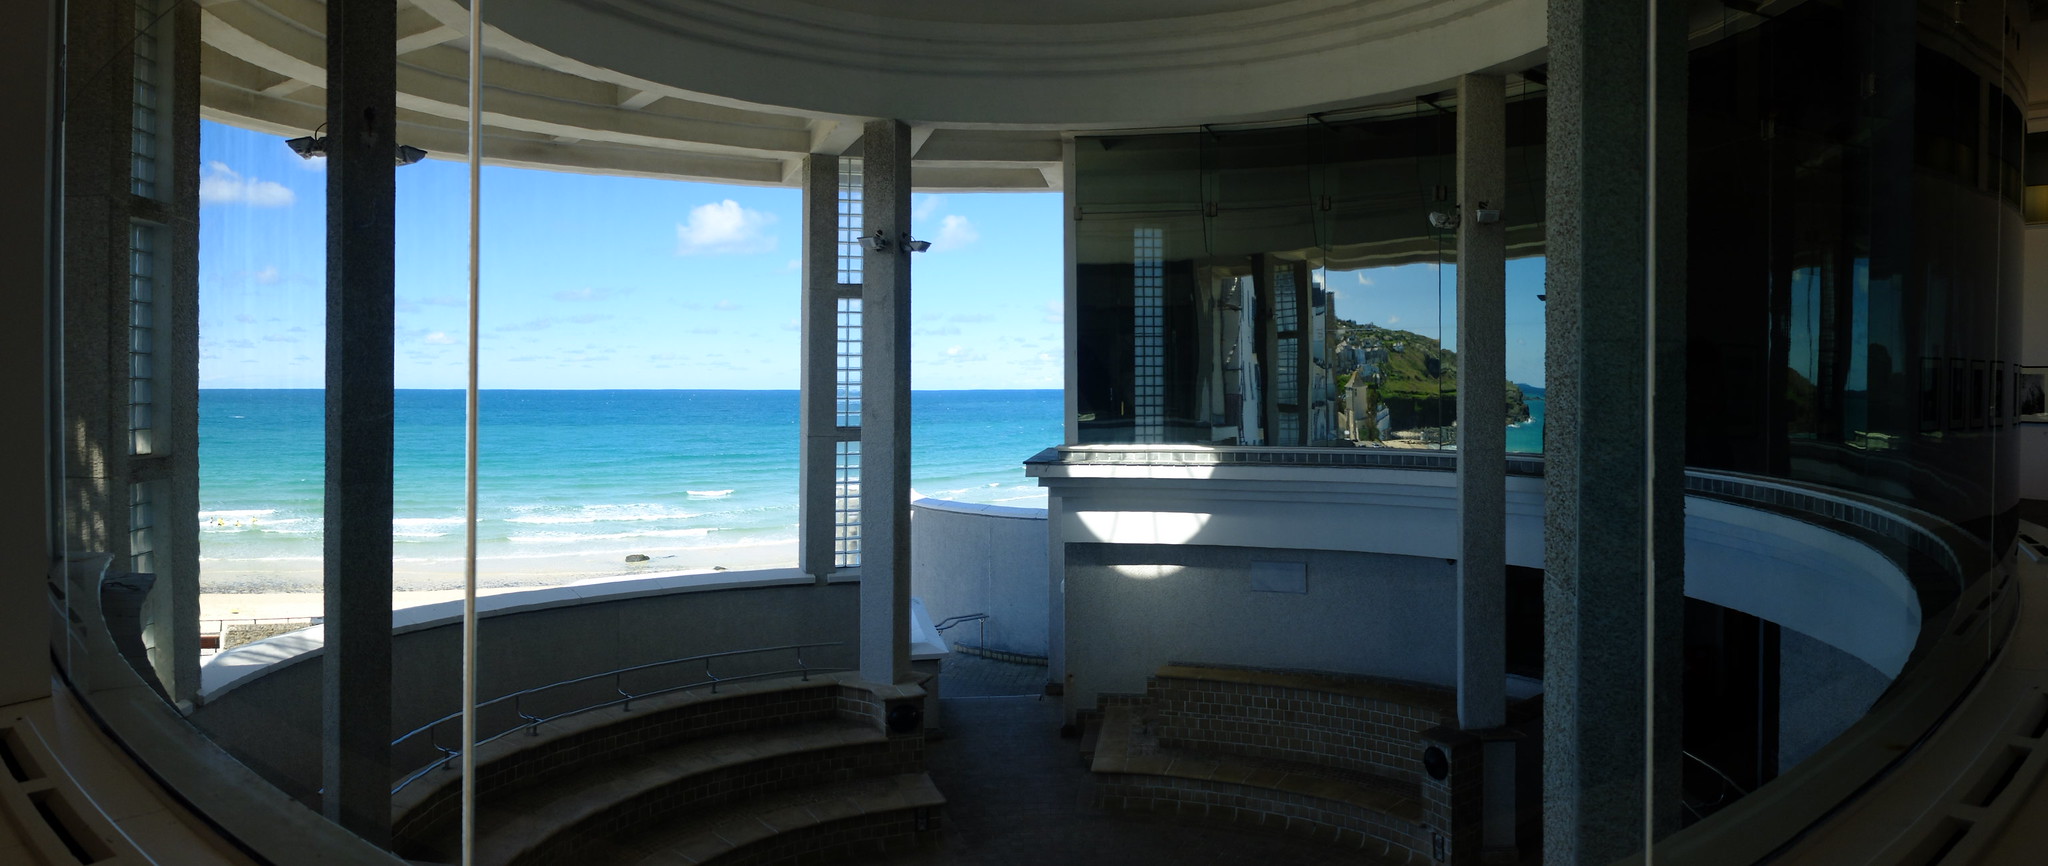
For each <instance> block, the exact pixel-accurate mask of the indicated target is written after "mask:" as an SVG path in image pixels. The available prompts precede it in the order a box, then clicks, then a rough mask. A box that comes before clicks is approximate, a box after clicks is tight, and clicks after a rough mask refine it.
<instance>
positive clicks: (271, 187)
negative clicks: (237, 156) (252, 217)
mask: <svg viewBox="0 0 2048 866" xmlns="http://www.w3.org/2000/svg"><path fill="white" fill-rule="evenodd" d="M297 199H298V197H297V196H296V195H293V193H292V190H291V187H288V186H285V185H284V184H281V183H278V182H277V181H274V180H259V179H257V178H253V177H250V178H245V177H243V176H241V175H240V174H239V173H237V172H236V171H235V170H234V169H232V168H229V167H228V165H227V163H224V162H209V163H207V164H206V173H205V174H203V175H201V176H200V177H199V203H200V204H245V205H248V206H250V207H290V206H291V204H292V202H294V201H296V200H297Z"/></svg>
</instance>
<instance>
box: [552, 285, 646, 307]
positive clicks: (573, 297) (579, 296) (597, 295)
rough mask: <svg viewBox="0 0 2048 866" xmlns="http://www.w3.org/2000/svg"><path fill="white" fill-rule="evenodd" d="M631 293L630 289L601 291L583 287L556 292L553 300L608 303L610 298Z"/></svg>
mask: <svg viewBox="0 0 2048 866" xmlns="http://www.w3.org/2000/svg"><path fill="white" fill-rule="evenodd" d="M632 293H633V290H632V289H601V288H594V287H585V288H581V289H564V290H562V291H559V292H556V293H555V300H557V301H567V302H570V303H576V302H578V301H608V300H611V299H612V298H616V297H619V296H621V295H629V294H632Z"/></svg>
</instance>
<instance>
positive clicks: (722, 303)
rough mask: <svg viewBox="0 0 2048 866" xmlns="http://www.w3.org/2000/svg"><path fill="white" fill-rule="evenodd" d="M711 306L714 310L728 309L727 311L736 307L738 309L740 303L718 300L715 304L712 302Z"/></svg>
mask: <svg viewBox="0 0 2048 866" xmlns="http://www.w3.org/2000/svg"><path fill="white" fill-rule="evenodd" d="M711 308H712V309H714V310H728V311H729V310H737V309H739V308H740V305H738V304H735V303H733V302H731V301H719V302H718V303H716V304H712V305H711Z"/></svg>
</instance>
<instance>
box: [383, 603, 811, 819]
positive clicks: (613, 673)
mask: <svg viewBox="0 0 2048 866" xmlns="http://www.w3.org/2000/svg"><path fill="white" fill-rule="evenodd" d="M844 645H845V641H831V642H828V643H800V644H785V645H782V646H771V647H756V648H753V649H743V650H726V651H724V652H715V653H704V654H701V655H694V656H683V657H681V658H672V659H664V660H662V661H658V662H648V663H646V664H639V665H632V666H630V667H623V668H615V669H613V670H608V671H605V672H603V673H595V674H589V675H586V676H580V677H575V678H573V679H566V680H559V681H556V682H552V683H548V684H546V685H541V686H534V687H532V688H527V689H520V690H519V691H516V692H511V693H508V694H503V695H499V696H498V697H495V698H492V699H490V700H488V701H484V702H482V703H479V704H477V705H476V709H478V710H482V709H484V708H485V707H490V706H495V705H497V704H501V703H504V702H506V701H511V702H512V712H513V713H514V714H515V715H517V716H518V717H519V719H520V721H519V723H518V724H515V725H513V726H511V727H509V728H506V729H504V730H502V731H499V732H497V733H495V734H492V735H490V736H488V737H484V738H482V739H479V740H477V741H476V744H477V745H479V746H481V745H484V744H486V743H490V742H494V741H496V740H497V739H499V738H500V737H504V736H506V735H508V734H511V733H513V732H515V731H519V730H522V729H524V730H525V731H526V732H527V733H528V734H529V735H532V736H539V735H540V730H539V729H540V726H541V725H543V724H545V723H547V722H552V721H554V720H556V719H562V718H567V717H569V716H574V715H578V714H581V713H587V712H590V711H592V710H601V709H604V708H605V707H614V706H621V705H623V706H624V707H625V708H626V710H627V711H631V710H632V709H633V702H634V701H636V700H640V699H642V698H651V697H655V696H657V695H665V694H668V693H670V692H679V691H684V690H687V689H694V688H698V687H700V686H706V685H708V686H710V687H711V693H712V694H717V693H718V684H719V683H724V682H734V681H742V680H752V679H762V678H766V677H779V676H787V675H789V674H797V675H799V676H800V677H802V679H803V680H804V681H805V682H809V681H810V678H811V673H812V672H813V671H816V672H821V673H829V672H835V671H842V670H848V669H847V668H814V667H811V666H810V665H808V664H806V663H805V662H804V650H807V649H816V648H818V647H835V646H844ZM781 650H795V651H796V667H793V668H785V669H782V670H774V671H760V672H757V673H751V674H738V675H734V676H724V677H721V676H718V675H716V674H714V673H712V672H711V662H712V661H713V660H714V659H720V658H726V657H729V656H739V655H752V654H757V653H767V652H778V651H781ZM696 661H701V662H703V663H704V676H705V679H703V680H700V681H697V682H690V683H684V684H682V685H675V686H668V687H665V688H659V689H654V690H651V691H645V692H638V693H635V692H628V691H626V688H625V685H624V682H623V680H624V678H625V675H626V674H630V673H635V672H638V671H644V670H651V669H653V668H658V667H666V666H668V665H675V664H682V663H684V662H696ZM606 677H611V678H612V691H613V692H614V693H616V694H618V695H619V698H618V699H617V700H609V701H600V702H598V703H594V704H588V705H585V706H581V707H577V708H576V709H572V710H565V711H563V712H559V713H555V714H553V715H549V716H535V715H532V714H530V713H528V712H526V710H525V707H524V706H522V704H521V701H522V700H523V699H524V698H526V697H527V696H529V695H533V694H537V693H539V692H544V691H547V690H549V689H555V688H560V687H562V686H571V685H576V684H579V683H587V682H593V681H596V680H601V679H604V678H606ZM459 718H462V711H460V710H457V711H455V712H453V713H449V714H448V715H445V716H442V717H440V718H438V719H435V720H433V721H431V722H428V723H426V724H424V725H421V726H419V727H417V728H414V729H412V730H410V731H407V732H405V733H403V734H400V735H399V736H398V737H397V738H396V739H394V740H392V741H391V745H392V746H393V747H394V748H395V747H397V746H398V745H399V744H401V743H404V742H405V741H407V740H410V739H412V738H413V737H416V736H419V735H420V734H427V735H428V737H429V739H428V742H429V744H430V745H432V746H433V747H434V749H435V750H437V751H439V752H440V753H441V757H440V758H439V759H438V760H435V761H433V762H431V763H429V764H427V765H426V766H424V767H421V768H419V769H418V770H414V771H413V772H412V773H410V774H408V775H407V776H406V777H405V778H403V779H401V780H399V782H398V784H396V785H394V786H392V788H391V793H393V794H396V793H398V792H399V791H402V790H404V789H405V786H407V785H410V784H412V783H413V782H416V781H418V780H419V779H420V778H421V777H422V776H425V775H427V774H428V773H430V772H432V771H433V770H435V769H438V768H443V767H448V766H450V762H451V761H453V760H455V759H456V758H458V757H460V756H461V755H462V752H461V750H459V749H451V748H448V747H447V746H443V745H441V741H440V738H439V737H438V736H435V733H434V732H435V730H436V728H438V727H439V726H440V725H443V724H446V723H448V722H451V721H454V720H456V719H459Z"/></svg>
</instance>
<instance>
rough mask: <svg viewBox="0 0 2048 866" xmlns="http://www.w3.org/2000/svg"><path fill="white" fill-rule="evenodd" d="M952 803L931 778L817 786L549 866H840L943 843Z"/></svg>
mask: <svg viewBox="0 0 2048 866" xmlns="http://www.w3.org/2000/svg"><path fill="white" fill-rule="evenodd" d="M945 803H946V798H945V797H944V796H943V795H941V794H940V793H939V790H938V788H937V787H936V786H934V785H933V784H932V781H931V777H930V776H928V775H926V774H924V773H903V774H898V775H894V776H882V777H876V778H869V779H857V780H854V781H849V782H838V783H833V784H828V785H814V786H808V787H804V788H799V789H793V790H788V791H781V792H777V793H774V794H770V795H766V796H763V797H759V798H756V799H752V800H748V801H746V802H743V803H735V804H733V805H731V806H727V807H725V808H721V809H716V810H712V811H708V812H703V813H694V814H692V815H690V816H688V817H687V818H684V819H681V820H677V821H674V822H671V823H665V824H661V823H657V824H649V825H643V826H642V827H641V828H640V829H639V830H637V831H635V832H632V833H626V834H621V835H619V836H617V837H614V838H611V839H607V840H603V841H600V842H598V843H595V844H592V845H588V846H584V847H582V848H579V849H578V850H576V851H575V852H573V854H572V855H571V857H570V859H564V860H551V861H542V860H537V859H536V860H531V861H526V860H522V861H520V863H519V866H543V864H545V863H555V862H559V863H617V864H633V866H696V864H704V863H717V862H721V861H722V860H727V859H733V860H738V859H744V860H745V861H746V862H749V863H787V862H815V863H838V862H844V861H846V860H849V859H853V858H857V857H865V856H876V855H883V854H894V853H899V852H902V851H907V850H909V849H911V848H915V847H918V846H920V845H927V844H931V843H933V842H935V841H936V840H937V838H938V833H939V832H940V822H941V815H942V812H943V807H944V806H945Z"/></svg>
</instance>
